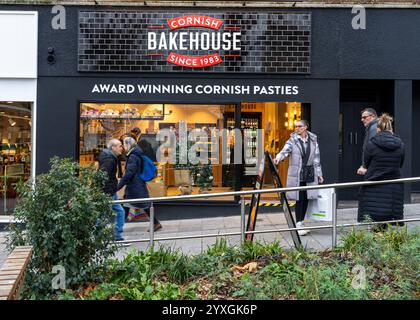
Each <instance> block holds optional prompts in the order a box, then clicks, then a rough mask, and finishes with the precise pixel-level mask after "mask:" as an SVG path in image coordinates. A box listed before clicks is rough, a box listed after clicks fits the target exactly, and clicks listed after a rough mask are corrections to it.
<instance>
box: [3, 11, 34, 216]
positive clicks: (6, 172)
mask: <svg viewBox="0 0 420 320" xmlns="http://www.w3.org/2000/svg"><path fill="white" fill-rule="evenodd" d="M37 26H38V14H37V12H34V11H19V12H18V11H0V42H1V44H2V49H1V50H0V215H9V214H11V213H12V212H13V209H14V207H15V205H16V201H17V197H18V194H17V192H16V184H17V183H19V182H20V181H26V180H28V179H29V178H30V177H31V176H33V175H34V174H35V171H34V158H33V156H32V155H33V146H34V144H33V143H34V137H35V123H34V122H35V121H34V119H35V117H34V115H35V110H36V86H37V80H36V78H37V38H38V36H37ZM6 30H7V32H6Z"/></svg>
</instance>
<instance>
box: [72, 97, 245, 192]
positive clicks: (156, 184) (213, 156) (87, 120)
mask: <svg viewBox="0 0 420 320" xmlns="http://www.w3.org/2000/svg"><path fill="white" fill-rule="evenodd" d="M233 114H234V106H231V105H216V104H207V105H193V104H128V103H127V104H111V103H104V104H99V103H82V104H81V105H80V146H79V149H80V157H79V160H80V163H81V164H82V165H88V164H93V163H95V164H96V165H97V159H98V156H99V154H100V152H101V151H102V150H103V149H104V148H106V144H107V141H109V140H110V139H113V138H117V139H121V140H122V139H123V138H124V136H127V135H130V131H131V130H132V129H134V128H139V129H140V130H141V133H142V134H141V137H140V139H143V140H146V141H147V142H148V143H149V144H150V145H151V147H152V149H153V151H154V154H155V155H156V165H157V167H158V174H157V177H156V178H155V179H154V180H153V181H151V182H149V183H148V187H149V191H150V195H151V196H174V195H180V194H190V193H191V194H197V193H211V192H226V191H232V190H233V185H234V181H235V180H236V179H238V178H239V177H235V172H236V171H235V170H234V164H233V163H232V159H233V157H231V154H230V152H231V150H233V145H234V134H233V132H234V128H235V122H234V120H233V118H231V115H233ZM232 121H233V122H232ZM223 130H224V131H223ZM222 131H223V132H222ZM162 132H166V133H168V137H167V139H166V140H165V139H163V140H162V139H160V138H159V136H158V134H159V133H162ZM182 133H184V134H186V135H187V142H186V144H187V145H186V148H187V150H188V152H189V153H188V155H186V154H185V153H184V154H182V151H183V150H185V148H183V147H180V142H181V141H183V140H181V137H180V136H181V134H182ZM168 139H170V141H168ZM165 143H168V145H169V146H164V145H163V144H165ZM223 146H225V147H223ZM231 147H232V148H231ZM171 154H172V155H174V154H175V156H173V157H172V158H171V161H168V158H170V156H169V155H171ZM194 155H195V156H196V157H198V158H200V159H208V162H207V163H202V162H200V163H191V161H190V160H191V156H194ZM165 157H166V158H165ZM183 157H184V158H183ZM185 157H186V158H187V162H185V161H182V159H183V160H185ZM162 158H165V159H162ZM181 158H182V159H181ZM121 195H122V194H120V196H121ZM232 199H233V198H232V197H228V198H223V199H221V198H220V199H215V200H232Z"/></svg>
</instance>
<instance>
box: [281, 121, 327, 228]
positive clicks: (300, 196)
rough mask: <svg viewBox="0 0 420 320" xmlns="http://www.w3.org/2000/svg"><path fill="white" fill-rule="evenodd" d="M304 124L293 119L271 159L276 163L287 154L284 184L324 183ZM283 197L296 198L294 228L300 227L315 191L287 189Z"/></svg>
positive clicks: (311, 136) (316, 150)
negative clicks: (288, 158) (283, 140)
mask: <svg viewBox="0 0 420 320" xmlns="http://www.w3.org/2000/svg"><path fill="white" fill-rule="evenodd" d="M308 127H309V123H308V121H306V120H299V121H297V122H296V125H295V132H294V133H292V134H291V135H290V139H289V140H287V142H286V144H285V145H284V147H283V149H282V150H281V151H280V152H279V153H278V154H277V156H276V158H275V160H274V162H275V164H278V163H279V162H280V161H283V160H284V159H285V158H286V157H288V156H289V155H290V160H289V168H288V170H287V183H286V187H298V186H307V185H308V186H310V185H317V184H318V183H323V182H324V178H323V177H322V169H321V156H320V153H319V146H318V141H317V136H316V135H315V134H313V133H312V132H309V131H308ZM286 197H287V198H288V199H293V200H296V206H295V214H296V227H297V228H298V229H299V228H304V224H303V220H304V219H305V215H306V211H307V209H308V199H318V190H308V191H299V192H297V191H291V192H287V193H286ZM308 233H309V230H298V234H299V235H301V236H304V235H306V234H308Z"/></svg>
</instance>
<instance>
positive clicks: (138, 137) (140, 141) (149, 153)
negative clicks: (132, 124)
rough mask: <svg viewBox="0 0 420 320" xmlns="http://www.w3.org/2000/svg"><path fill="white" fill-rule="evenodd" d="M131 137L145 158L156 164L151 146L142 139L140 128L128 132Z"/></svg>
mask: <svg viewBox="0 0 420 320" xmlns="http://www.w3.org/2000/svg"><path fill="white" fill-rule="evenodd" d="M130 133H131V137H132V138H133V139H134V140H136V141H137V145H138V146H139V147H140V149H141V150H142V151H143V152H144V154H145V155H146V156H148V157H149V158H150V160H152V161H153V162H156V153H155V151H154V150H153V147H152V145H151V144H150V142H148V141H147V140H146V139H142V137H141V130H140V128H137V127H136V128H134V129H132V130H131V131H130Z"/></svg>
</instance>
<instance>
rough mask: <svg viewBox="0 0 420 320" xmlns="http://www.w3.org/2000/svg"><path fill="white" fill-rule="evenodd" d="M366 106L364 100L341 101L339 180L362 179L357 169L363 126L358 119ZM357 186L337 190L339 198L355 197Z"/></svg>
mask: <svg viewBox="0 0 420 320" xmlns="http://www.w3.org/2000/svg"><path fill="white" fill-rule="evenodd" d="M367 106H372V107H373V108H375V106H374V105H372V104H367V103H366V102H342V103H341V104H340V118H339V121H340V123H339V134H340V135H339V160H340V169H339V170H340V182H354V181H362V180H363V178H362V176H359V175H358V174H357V169H358V168H359V167H360V165H361V164H362V148H363V139H364V137H365V128H364V127H363V124H362V123H361V121H360V114H361V111H362V110H363V109H364V108H366V107H367ZM357 193H358V188H345V189H341V190H340V191H339V198H340V200H355V199H357Z"/></svg>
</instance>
